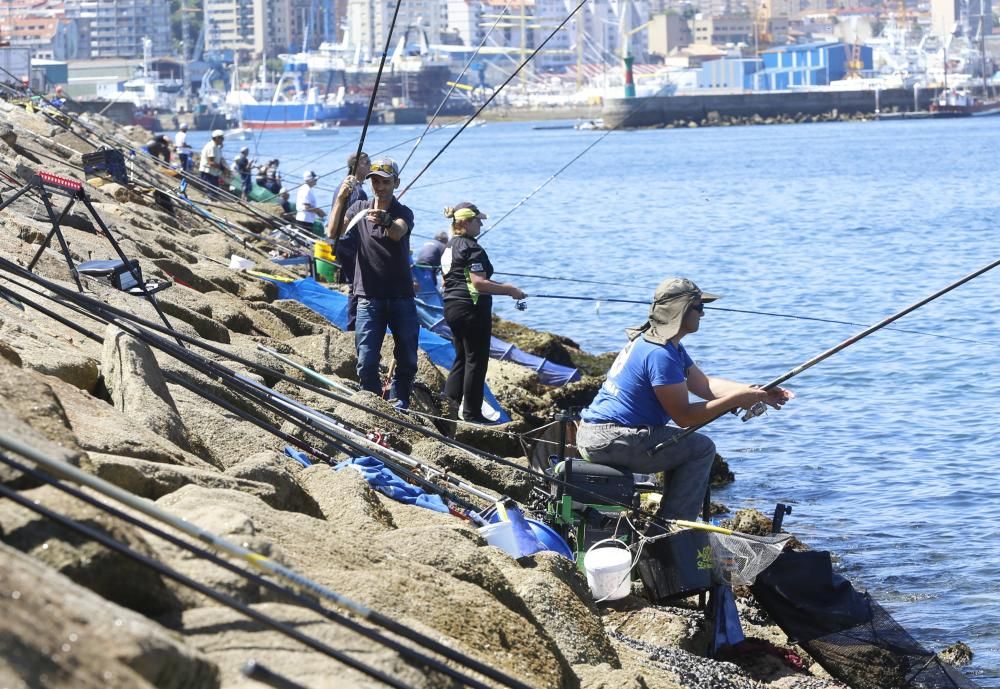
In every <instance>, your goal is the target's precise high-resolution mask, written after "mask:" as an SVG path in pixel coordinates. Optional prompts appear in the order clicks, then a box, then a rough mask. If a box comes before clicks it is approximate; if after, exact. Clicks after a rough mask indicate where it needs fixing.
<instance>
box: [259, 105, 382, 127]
mask: <svg viewBox="0 0 1000 689" xmlns="http://www.w3.org/2000/svg"><path fill="white" fill-rule="evenodd" d="M366 112H367V110H366V108H365V107H364V105H362V104H360V103H345V104H344V105H335V106H331V105H321V104H318V103H273V104H271V103H266V104H255V105H243V106H241V107H240V117H241V119H242V122H243V127H244V128H246V129H257V130H259V129H304V128H306V127H311V126H313V125H314V124H318V123H322V122H330V123H334V124H338V125H355V124H362V123H363V122H364V120H365V113H366Z"/></svg>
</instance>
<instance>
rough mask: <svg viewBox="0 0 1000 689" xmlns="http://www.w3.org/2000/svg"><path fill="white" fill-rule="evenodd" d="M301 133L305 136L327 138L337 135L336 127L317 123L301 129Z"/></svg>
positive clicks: (326, 123) (330, 124) (328, 123)
mask: <svg viewBox="0 0 1000 689" xmlns="http://www.w3.org/2000/svg"><path fill="white" fill-rule="evenodd" d="M302 131H303V133H304V134H305V135H306V136H329V135H331V134H338V133H339V131H338V129H337V125H335V124H332V123H330V122H317V123H316V124H313V125H310V126H308V127H303V128H302Z"/></svg>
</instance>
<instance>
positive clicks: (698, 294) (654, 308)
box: [625, 278, 719, 345]
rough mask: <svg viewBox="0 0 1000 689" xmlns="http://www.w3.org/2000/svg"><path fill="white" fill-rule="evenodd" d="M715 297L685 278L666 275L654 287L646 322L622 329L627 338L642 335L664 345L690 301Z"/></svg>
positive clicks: (709, 299)
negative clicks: (664, 278)
mask: <svg viewBox="0 0 1000 689" xmlns="http://www.w3.org/2000/svg"><path fill="white" fill-rule="evenodd" d="M718 298H719V297H718V295H715V294H709V293H708V292H702V291H701V290H700V289H699V288H698V285H696V284H694V282H692V281H691V280H688V279H687V278H668V279H666V280H664V281H663V282H661V283H660V285H659V286H658V287H657V288H656V293H655V294H654V295H653V303H652V304H650V306H649V317H648V318H647V319H646V322H645V323H643V324H642V325H639V326H637V327H635V328H629V329H628V330H626V331H625V332H626V334H627V335H628V339H629V340H634V339H635V338H637V337H639V335H642V336H643V337H644V338H645V339H646V341H647V342H652V343H653V344H659V345H665V344H667V342H669V341H670V339H671V338H672V337H674V336H675V335H677V333H678V332H680V329H681V322H682V321H683V320H684V314H686V313H687V310H688V307H689V306H691V304H694V303H695V302H699V301H700V302H702V303H704V302H710V301H715V300H716V299H718Z"/></svg>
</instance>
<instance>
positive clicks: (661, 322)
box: [576, 278, 794, 520]
mask: <svg viewBox="0 0 1000 689" xmlns="http://www.w3.org/2000/svg"><path fill="white" fill-rule="evenodd" d="M716 299H718V297H717V296H715V295H712V294H708V293H705V292H702V291H701V290H700V289H698V286H697V285H695V284H694V283H693V282H691V281H690V280H688V279H685V278H671V279H668V280H664V281H663V282H661V283H660V286H659V287H658V288H657V289H656V294H655V295H654V297H653V303H652V305H651V306H650V309H649V318H648V320H647V321H646V322H645V323H643V324H642V325H641V326H639V327H637V328H630V329H629V330H627V331H626V333H627V334H628V337H629V340H630V341H629V343H628V344H627V345H625V348H624V349H623V350H622V351H621V353H619V355H618V358H616V359H615V362H614V363H613V364H612V365H611V369H610V370H609V371H608V377H607V380H606V381H605V382H604V385H602V386H601V389H600V390H599V391H598V392H597V396H596V397H595V398H594V401H593V402H591V404H590V406H589V407H587V408H586V409H584V410H583V412H582V413H581V415H580V417H581V419H582V422H581V423H580V429H579V432H578V433H577V438H576V444H577V448H578V449H579V450H580V453H581V454H582V455H583V457H584V459H587V460H589V461H591V462H594V463H595V464H605V465H608V466H614V467H616V468H619V469H623V470H625V471H632V472H639V473H655V472H660V471H662V472H664V473H665V478H666V489H665V490H664V494H663V499H662V501H661V502H660V508H659V510H658V511H657V513H656V514H657V516H658V517H661V518H663V519H687V520H693V519H695V518H696V517H697V516H698V513H699V511H700V507H701V504H702V501H703V500H704V497H705V491H706V490H707V489H708V480H709V474H710V472H711V469H712V461H713V460H714V458H715V443H713V442H712V441H711V439H709V438H708V436H705V435H702V434H700V433H691V434H689V435H688V436H686V437H684V438H683V439H682V440H680V441H679V442H677V443H676V444H672V443H670V442H669V441H670V440H671V438H673V437H674V436H675V435H677V434H679V433H681V432H683V430H684V429H685V428H687V427H690V426H697V425H699V424H702V423H705V422H707V421H710V420H711V419H713V418H715V417H716V416H718V415H719V414H722V413H724V412H727V411H733V410H736V409H739V408H746V409H749V408H750V407H751V406H753V405H754V404H756V403H757V402H765V403H767V404H769V405H771V406H772V407H774V408H775V409H778V408H780V407H781V406H782V405H783V404H785V402H787V401H788V400H790V399H792V397H793V396H794V395H792V393H791V392H789V391H788V390H784V389H782V388H780V387H775V388H772V389H771V390H767V391H765V390H762V389H761V388H758V387H754V386H751V385H746V384H743V383H736V382H733V381H731V380H726V379H724V378H717V377H715V376H708V375H705V373H703V372H702V371H701V369H700V368H698V366H697V364H695V363H694V361H692V359H691V357H690V356H688V353H687V350H686V349H685V348H684V346H683V345H682V344H681V339H683V338H684V337H686V336H687V335H690V334H692V333H695V332H698V328H699V325H700V323H701V319H702V316H703V315H704V313H705V304H706V303H707V302H710V301H714V300H716ZM691 395H694V396H695V397H699V398H701V399H702V400H704V401H702V402H696V401H692V400H691ZM671 421H673V422H674V423H675V424H676V426H671V425H668V424H669V423H670V422H671ZM661 443H668V445H667V446H665V447H659V445H660V444H661Z"/></svg>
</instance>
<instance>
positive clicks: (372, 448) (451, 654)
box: [0, 286, 528, 689]
mask: <svg viewBox="0 0 1000 689" xmlns="http://www.w3.org/2000/svg"><path fill="white" fill-rule="evenodd" d="M5 289H6V288H4V287H2V286H0V291H2V290H5ZM25 301H26V303H29V305H31V306H33V307H36V308H37V305H35V304H32V303H30V302H29V301H28V300H25ZM39 310H40V311H42V312H45V310H44V307H42V308H41V309H39ZM46 315H50V316H51V315H52V314H51V312H49V313H47V314H46ZM92 317H93V315H92ZM57 320H58V318H57ZM61 322H64V324H66V325H69V326H70V327H74V325H73V324H72V323H71V322H69V323H67V322H66V321H61ZM115 325H117V326H118V327H120V328H122V327H123V324H122V323H121V322H120V321H119V322H115ZM74 329H76V330H77V331H78V332H81V333H83V334H85V335H87V336H89V337H91V338H94V339H97V340H100V338H99V337H98V336H96V335H95V334H93V333H89V332H88V331H86V330H85V329H83V328H81V327H80V326H75V327H74ZM123 329H124V330H125V331H126V332H129V334H132V335H136V334H140V335H141V333H136V332H130V329H125V328H123ZM146 335H148V333H147V334H146ZM140 339H142V340H143V341H147V343H149V340H148V339H147V338H145V337H140ZM156 339H157V342H156V343H155V345H154V346H156V345H159V346H158V347H157V348H159V349H161V350H163V351H166V352H167V353H168V354H171V356H174V357H175V358H178V359H179V360H181V361H183V362H184V363H189V361H188V360H189V359H190V357H185V356H184V355H183V353H184V352H186V351H187V350H184V349H182V348H177V347H175V346H173V345H172V344H171V343H170V342H169V341H168V340H165V339H163V338H156ZM150 344H153V343H150ZM178 352H181V353H182V354H181V356H178V355H177V353H178ZM188 354H190V353H188ZM205 361H206V362H209V363H212V364H214V362H210V361H209V360H207V359H206V360H205ZM216 366H219V365H217V364H216ZM199 370H201V371H202V372H203V373H206V374H207V375H211V372H210V371H209V370H208V369H206V368H204V367H203V368H201V369H199ZM173 382H180V383H181V384H184V382H183V381H182V380H177V379H175V380H174V381H173ZM225 382H228V383H230V384H232V383H234V382H235V383H238V384H244V385H246V384H250V385H253V386H256V387H258V388H262V387H263V386H260V385H259V384H257V383H256V382H255V381H251V380H249V379H246V378H244V377H243V376H239V375H233V376H231V377H230V379H229V380H227V381H225ZM185 387H187V388H188V389H189V390H192V391H193V392H196V393H199V394H202V395H203V396H205V395H204V392H205V391H204V390H199V386H195V385H192V384H186V385H185ZM233 387H236V386H233ZM274 394H275V395H278V393H274ZM278 396H280V395H278ZM280 397H283V396H280ZM206 399H207V397H206ZM286 399H287V398H286ZM223 405H224V406H227V405H225V403H223ZM301 406H302V407H305V405H301ZM227 408H228V410H230V411H236V410H235V409H234V408H233V407H232V406H231V405H228V406H227ZM310 411H312V413H313V415H314V416H315V417H316V418H323V415H321V414H319V413H318V412H315V411H313V410H310ZM236 413H239V412H238V411H236ZM325 418H328V417H325ZM331 424H332V420H331ZM258 425H259V424H258ZM303 428H305V426H303ZM307 430H308V429H307ZM345 430H346V429H345ZM5 440H6V439H4V438H3V437H0V446H6V447H7V448H8V449H10V450H11V451H14V452H17V453H18V454H21V455H24V456H26V457H31V458H32V459H34V460H36V461H41V460H40V459H38V458H36V457H34V456H33V455H31V454H29V453H28V452H26V451H24V448H23V447H10V446H9V445H4V441H5ZM9 442H10V443H14V442H15V441H13V440H10V441H9ZM347 442H348V443H350V444H352V445H355V446H356V447H358V448H364V449H366V450H368V451H369V454H376V455H378V456H379V458H380V459H382V460H383V461H385V462H386V464H387V465H389V466H390V467H391V468H393V469H394V470H396V471H398V472H399V473H400V474H402V475H404V476H405V477H407V478H409V479H411V480H412V481H415V482H422V483H424V484H428V482H427V481H426V480H425V479H423V477H421V476H418V475H415V474H412V473H411V472H407V471H406V470H405V469H402V468H400V467H397V466H394V463H393V462H391V461H389V460H388V459H386V458H385V457H384V456H382V455H383V454H384V453H386V452H389V453H392V454H394V455H398V454H401V453H398V452H397V451H395V450H391V448H384V447H382V446H381V445H378V444H377V443H374V442H372V441H368V440H367V439H366V438H364V437H363V436H356V437H354V438H351V439H347ZM293 444H296V445H298V446H299V447H303V445H302V444H301V441H300V442H295V443H293ZM304 449H305V450H306V451H308V452H310V453H311V454H314V455H316V456H320V457H322V456H324V455H323V453H321V452H317V451H315V450H314V449H313V448H311V447H308V446H304ZM409 459H410V460H411V461H412V462H414V463H416V464H418V465H419V464H420V463H419V462H416V461H415V460H413V459H412V458H409ZM70 469H73V472H72V473H70V472H69V471H63V470H60V472H61V473H63V474H64V475H67V474H69V475H70V477H71V478H73V480H75V481H77V482H78V483H83V481H82V480H80V477H79V475H80V474H82V475H83V476H89V475H88V474H85V473H84V472H80V471H79V470H77V469H75V468H74V467H70ZM438 473H439V474H440V475H441V476H442V477H445V478H447V477H448V474H447V472H441V471H438ZM453 478H454V480H455V481H458V482H459V484H464V482H461V481H460V480H459V479H457V477H453ZM84 485H86V484H84ZM429 485H430V487H432V488H433V489H434V492H438V493H440V492H441V489H440V488H439V487H437V486H434V484H429ZM464 485H465V486H468V484H464ZM468 488H470V489H471V491H473V492H474V493H475V494H476V495H478V496H479V497H482V498H483V499H485V500H487V501H489V502H491V503H493V502H496V501H497V500H499V499H500V497H499V496H496V495H490V494H488V493H485V492H483V491H481V490H479V489H476V488H475V487H474V486H468ZM113 497H115V498H116V499H118V500H119V501H121V502H125V504H130V503H129V502H128V501H126V500H123V499H122V498H121V497H119V496H118V495H114V496H113ZM452 497H453V496H452ZM466 505H467V504H466ZM130 506H134V505H130ZM468 507H471V506H468ZM171 525H173V524H171ZM197 537H198V538H199V539H200V540H206V539H205V536H204V534H203V533H199V534H197ZM209 542H210V543H212V544H213V545H215V543H213V542H212V541H209ZM254 556H255V557H260V556H258V555H256V554H254ZM244 557H245V559H249V557H248V556H245V555H244ZM251 562H253V563H254V564H258V563H257V561H256V560H251ZM258 566H259V564H258ZM275 567H276V568H277V569H275V568H273V567H267V568H266V569H268V570H270V571H272V573H275V572H276V573H278V574H279V575H281V576H285V578H289V575H288V574H287V573H285V572H282V571H281V569H282V568H281V566H280V565H276V566H275ZM296 583H298V584H299V585H300V586H304V587H305V588H307V589H309V590H310V591H311V592H313V593H316V592H321V591H320V588H319V585H316V584H312V583H311V582H309V584H308V585H306V584H303V582H302V581H297V582H296ZM323 595H324V597H326V598H329V599H331V600H334V602H337V603H338V604H341V605H344V606H345V607H348V609H350V610H351V611H352V612H355V613H357V614H362V613H363V610H360V609H359V608H358V604H353V603H351V602H350V601H347V599H342V597H338V596H337V595H336V594H331V593H329V592H328V593H326V594H323ZM352 605H353V606H354V607H352ZM368 619H370V621H373V622H375V623H376V624H380V625H381V626H383V627H386V628H387V629H389V630H390V631H392V632H394V633H397V634H400V635H402V636H405V637H407V638H409V639H410V640H413V641H418V642H420V643H421V644H422V645H424V646H425V647H427V648H429V649H431V650H433V651H434V652H436V653H439V654H442V655H445V656H446V657H448V658H449V659H452V660H460V661H461V662H463V663H465V664H466V666H467V667H469V668H471V669H474V670H475V671H477V672H480V673H482V674H484V675H486V676H487V677H490V678H491V679H495V680H497V681H500V682H503V683H504V684H505V685H506V686H510V687H514V689H528V688H527V686H526V685H524V684H522V683H520V682H518V681H516V680H511V679H510V678H507V677H505V676H504V675H502V673H499V672H498V671H495V670H493V669H492V668H490V667H489V666H486V665H483V664H482V663H479V661H476V660H474V659H471V658H468V657H464V656H463V655H462V654H461V653H459V652H455V651H451V649H449V648H448V647H446V646H443V645H441V644H438V643H437V642H435V641H433V640H432V639H427V638H424V637H422V635H420V634H419V633H417V632H413V631H412V630H410V631H411V633H410V634H409V635H407V634H405V633H404V631H405V628H403V630H401V629H399V628H398V625H395V624H390V623H389V622H386V620H385V619H382V617H381V616H379V614H378V613H374V612H372V611H368Z"/></svg>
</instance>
